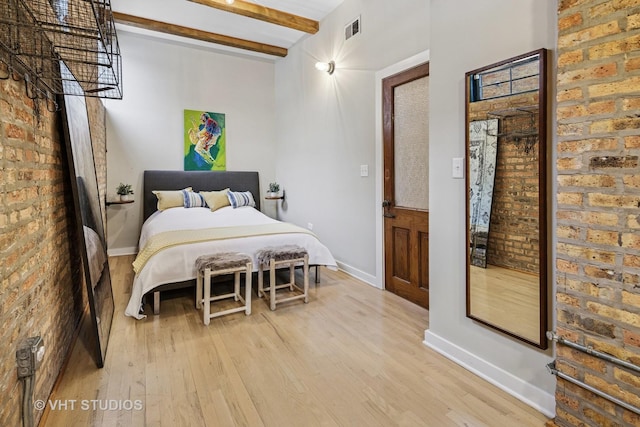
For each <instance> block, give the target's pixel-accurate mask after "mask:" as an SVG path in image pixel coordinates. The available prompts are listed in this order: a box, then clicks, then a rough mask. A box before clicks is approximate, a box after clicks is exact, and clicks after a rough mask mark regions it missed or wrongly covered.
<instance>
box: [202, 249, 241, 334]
mask: <svg viewBox="0 0 640 427" xmlns="http://www.w3.org/2000/svg"><path fill="white" fill-rule="evenodd" d="M195 267H196V272H197V275H196V308H197V309H200V308H201V305H202V304H204V310H203V313H202V317H203V320H204V324H205V325H208V324H209V323H210V319H211V318H213V317H218V316H223V315H225V314H231V313H236V312H239V311H244V312H245V313H246V314H247V315H249V314H251V273H252V271H253V263H252V261H251V257H250V256H249V255H247V254H243V253H238V252H221V253H217V254H211V255H202V256H199V257H198V258H197V259H196V263H195ZM241 273H244V274H245V297H244V298H243V297H242V295H241V294H240V274H241ZM224 274H233V275H234V290H233V292H231V293H227V294H224V295H216V296H213V297H212V296H211V278H212V277H214V276H221V275H224ZM227 298H233V299H234V300H235V301H240V302H241V303H242V304H243V305H241V306H239V307H234V308H230V309H227V310H222V311H217V312H215V313H212V312H211V303H212V302H214V301H219V300H223V299H227Z"/></svg>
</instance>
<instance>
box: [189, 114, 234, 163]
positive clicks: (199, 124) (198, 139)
mask: <svg viewBox="0 0 640 427" xmlns="http://www.w3.org/2000/svg"><path fill="white" fill-rule="evenodd" d="M226 145H227V144H226V126H225V117H224V114H222V113H211V112H208V111H197V110H184V170H186V171H195V170H205V171H223V170H226V169H227V162H226V160H227V153H226Z"/></svg>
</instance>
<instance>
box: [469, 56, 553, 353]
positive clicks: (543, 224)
mask: <svg viewBox="0 0 640 427" xmlns="http://www.w3.org/2000/svg"><path fill="white" fill-rule="evenodd" d="M534 55H539V58H540V62H539V81H538V117H537V119H538V122H537V125H538V185H539V194H538V203H539V210H538V212H539V217H538V221H539V222H538V225H539V231H538V238H539V271H538V273H539V287H538V289H539V304H540V310H539V315H540V316H539V336H538V342H535V341H532V340H531V339H527V338H525V337H523V336H521V335H518V334H516V333H514V332H511V331H509V330H507V329H505V328H504V327H501V326H499V325H495V324H492V323H490V322H488V321H486V320H484V319H482V318H479V317H476V316H474V315H472V314H471V277H470V275H471V254H470V245H469V243H470V241H471V240H470V238H471V235H470V225H471V224H470V217H469V214H470V206H469V203H470V200H469V188H470V182H469V175H470V174H469V171H470V137H469V125H470V120H469V119H470V113H469V106H470V102H471V90H472V87H471V79H472V77H473V75H476V74H479V73H481V72H483V71H487V70H490V69H493V68H497V67H500V66H503V65H506V64H508V63H511V62H516V61H519V60H523V59H526V58H529V57H531V56H534ZM547 67H548V51H547V49H538V50H534V51H532V52H528V53H525V54H522V55H518V56H515V57H512V58H509V59H505V60H504V61H500V62H497V63H495V64H491V65H487V66H485V67H482V68H478V69H476V70H473V71H469V72H467V73H466V74H465V165H466V170H467V172H466V173H465V185H466V186H465V225H466V231H465V238H466V241H465V256H466V315H467V317H468V318H470V319H473V320H474V321H476V322H479V323H481V324H483V325H486V326H488V327H490V328H492V329H495V330H498V331H500V332H502V333H504V334H506V335H509V336H511V337H513V338H516V339H518V340H520V341H524V342H526V343H528V344H531V345H533V346H535V347H538V348H540V349H543V350H544V349H547V348H548V340H547V337H546V331H547V327H548V294H547V293H548V283H547V280H548V274H547V268H548V259H547V256H548V254H547V249H548V248H547V200H546V197H547V161H548V160H547V147H546V146H547V133H548V129H547V112H548V110H547Z"/></svg>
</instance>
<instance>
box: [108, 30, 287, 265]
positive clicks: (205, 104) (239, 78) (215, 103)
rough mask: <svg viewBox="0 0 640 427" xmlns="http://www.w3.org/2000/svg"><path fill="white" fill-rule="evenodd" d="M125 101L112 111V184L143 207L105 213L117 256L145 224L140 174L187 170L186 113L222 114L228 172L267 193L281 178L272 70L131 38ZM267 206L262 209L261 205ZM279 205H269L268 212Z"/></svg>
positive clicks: (125, 52)
mask: <svg viewBox="0 0 640 427" xmlns="http://www.w3.org/2000/svg"><path fill="white" fill-rule="evenodd" d="M118 39H119V42H120V49H121V51H122V64H123V79H122V80H123V87H124V98H123V99H122V100H109V101H106V102H105V105H106V109H107V185H108V190H109V193H110V194H111V195H113V194H114V193H115V187H116V186H117V185H118V183H119V182H127V183H131V184H133V187H134V191H135V192H136V194H135V196H137V197H138V200H137V201H136V202H135V203H134V204H132V205H121V206H118V205H116V206H110V207H109V208H108V209H107V233H108V246H109V252H110V253H111V254H122V253H131V252H132V251H134V250H135V248H136V246H137V243H138V238H139V233H140V226H141V224H142V203H141V201H140V199H139V196H140V194H141V191H142V172H143V171H144V170H145V169H169V170H183V168H184V167H183V151H182V150H183V145H182V144H183V132H184V129H183V119H184V113H183V110H185V109H189V110H206V111H212V112H217V113H224V114H225V115H226V116H225V120H226V126H227V139H226V141H227V170H257V171H258V172H259V173H260V182H261V187H263V188H265V190H266V185H267V184H268V183H269V182H270V181H271V180H273V178H274V176H275V159H276V153H275V139H276V122H275V96H274V65H273V63H272V62H271V61H265V60H263V59H251V58H247V57H241V56H237V55H235V56H234V55H230V54H222V53H217V52H214V51H211V50H206V49H204V48H201V47H197V46H186V45H181V44H178V43H174V42H167V41H163V40H161V39H154V38H149V37H146V36H144V35H139V34H134V33H130V32H127V31H120V30H119V32H118ZM263 204H264V203H263ZM270 208H271V209H274V208H275V206H265V208H264V209H267V210H268V209H270Z"/></svg>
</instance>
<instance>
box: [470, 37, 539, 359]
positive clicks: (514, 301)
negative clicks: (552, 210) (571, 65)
mask: <svg viewBox="0 0 640 427" xmlns="http://www.w3.org/2000/svg"><path fill="white" fill-rule="evenodd" d="M546 57H547V51H546V50H545V49H540V50H536V51H534V52H529V53H526V54H523V55H520V56H516V57H514V58H509V59H507V60H504V61H501V62H498V63H496V64H491V65H488V66H486V67H482V68H479V69H477V70H473V71H470V72H468V73H466V129H467V132H466V135H467V136H466V147H465V152H466V162H467V163H466V166H467V174H466V184H467V199H466V232H467V233H466V235H467V248H468V253H467V316H468V317H470V318H472V319H474V320H476V321H478V322H480V323H482V324H484V325H487V326H489V327H491V328H494V329H497V330H499V331H501V332H503V333H505V334H508V335H510V336H512V337H515V338H518V339H520V340H522V341H525V342H527V343H529V344H532V345H534V346H536V347H539V348H542V349H545V348H547V345H548V344H547V339H546V337H545V332H546V329H547V240H546V234H547V230H546V149H545V148H546V132H547V125H546V115H547V111H546V103H547V92H546V68H547V60H546Z"/></svg>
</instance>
